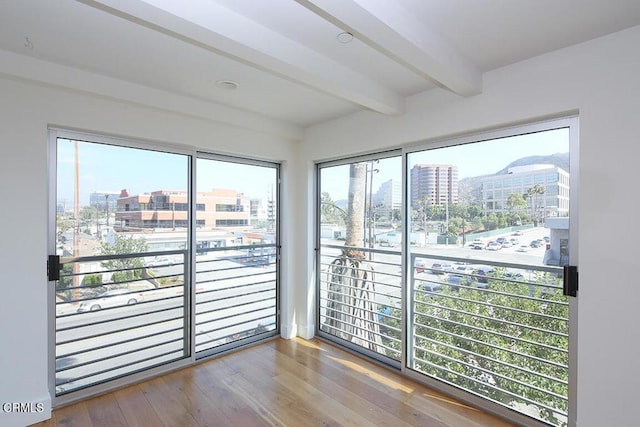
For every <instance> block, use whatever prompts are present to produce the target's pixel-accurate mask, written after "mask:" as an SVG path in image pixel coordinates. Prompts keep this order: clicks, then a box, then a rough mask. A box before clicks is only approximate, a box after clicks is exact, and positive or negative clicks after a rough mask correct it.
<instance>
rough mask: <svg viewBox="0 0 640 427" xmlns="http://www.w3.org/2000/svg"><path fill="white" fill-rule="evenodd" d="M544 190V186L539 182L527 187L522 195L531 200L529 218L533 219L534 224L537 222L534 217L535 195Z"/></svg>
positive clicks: (542, 192)
mask: <svg viewBox="0 0 640 427" xmlns="http://www.w3.org/2000/svg"><path fill="white" fill-rule="evenodd" d="M544 192H545V190H544V187H543V186H542V185H540V184H536V185H534V186H533V187H529V189H528V190H527V192H526V193H525V194H524V196H525V197H526V198H528V199H530V200H531V202H532V203H531V219H532V220H533V222H534V224H536V223H537V221H536V219H535V210H536V199H537V195H538V194H544Z"/></svg>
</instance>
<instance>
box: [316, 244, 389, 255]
mask: <svg viewBox="0 0 640 427" xmlns="http://www.w3.org/2000/svg"><path fill="white" fill-rule="evenodd" d="M320 248H321V249H322V248H328V249H338V250H343V249H347V250H349V251H360V252H372V253H374V254H384V255H396V256H400V255H401V252H400V251H399V250H398V251H392V250H390V249H375V248H365V247H362V246H346V245H342V246H340V245H327V244H322V245H320Z"/></svg>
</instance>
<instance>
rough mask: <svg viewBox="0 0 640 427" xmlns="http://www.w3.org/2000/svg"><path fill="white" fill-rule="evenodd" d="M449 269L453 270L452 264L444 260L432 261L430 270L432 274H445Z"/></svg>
mask: <svg viewBox="0 0 640 427" xmlns="http://www.w3.org/2000/svg"><path fill="white" fill-rule="evenodd" d="M449 271H453V266H452V265H451V264H448V263H445V262H434V263H433V264H431V272H432V273H433V274H445V273H447V272H449Z"/></svg>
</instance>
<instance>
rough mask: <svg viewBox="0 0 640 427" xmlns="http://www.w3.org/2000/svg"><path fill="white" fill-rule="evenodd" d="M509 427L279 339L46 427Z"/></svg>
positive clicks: (363, 364) (91, 404)
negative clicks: (374, 426)
mask: <svg viewBox="0 0 640 427" xmlns="http://www.w3.org/2000/svg"><path fill="white" fill-rule="evenodd" d="M373 425H380V426H394V427H396V426H428V427H484V426H491V427H505V426H511V425H512V424H509V423H508V422H506V421H504V420H501V419H499V418H496V417H494V416H492V415H489V414H486V413H484V412H482V411H480V410H478V409H475V408H472V407H470V406H467V405H465V404H462V403H460V402H457V401H455V400H453V399H451V398H449V397H446V396H444V395H442V394H440V393H438V392H435V391H433V390H431V389H429V388H427V387H425V386H423V385H420V384H417V383H415V382H413V381H411V380H409V379H407V378H404V377H402V376H400V375H398V374H396V373H395V372H391V371H389V370H386V369H384V368H381V367H379V366H377V365H375V364H373V363H370V362H368V361H366V360H363V359H361V358H359V357H357V356H355V355H352V354H350V353H347V352H345V351H343V350H341V349H339V348H337V347H335V346H333V345H331V344H328V343H325V342H323V341H320V340H316V339H314V340H310V341H306V340H303V339H300V338H297V339H293V340H283V339H276V340H273V341H269V342H267V343H264V344H260V345H257V346H254V347H250V348H247V349H244V350H241V351H238V352H235V353H232V354H229V355H225V356H222V357H219V358H215V359H213V360H209V361H206V362H203V363H199V364H197V365H195V366H192V367H189V368H185V369H181V370H179V371H176V372H172V373H170V374H167V375H163V376H161V377H157V378H153V379H151V380H148V381H145V382H142V383H138V384H135V385H132V386H129V387H126V388H122V389H119V390H117V391H114V392H111V393H108V394H105V395H102V396H98V397H95V398H92V399H87V400H85V401H82V402H79V403H75V404H73V405H69V406H65V407H62V408H59V409H57V410H54V411H53V416H52V418H51V419H50V420H47V421H44V422H42V423H38V424H35V426H41V427H44V426H49V427H54V426H57V427H73V426H77V427H117V426H128V427H134V426H135V427H156V426H158V427H163V426H166V427H183V426H194V427H195V426H251V427H253V426H295V427H298V426H373Z"/></svg>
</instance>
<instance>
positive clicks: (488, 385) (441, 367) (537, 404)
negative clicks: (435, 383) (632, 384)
mask: <svg viewBox="0 0 640 427" xmlns="http://www.w3.org/2000/svg"><path fill="white" fill-rule="evenodd" d="M414 358H415V359H418V360H419V361H421V362H422V363H425V364H427V365H430V366H433V367H434V368H436V369H439V370H441V371H445V372H448V373H449V374H453V375H455V376H458V377H462V378H465V379H467V380H469V381H472V382H474V383H476V384H481V385H483V386H485V387H488V388H492V389H493V390H496V391H499V392H501V393H505V394H508V395H510V396H512V397H515V398H517V399H520V400H524V401H526V402H529V403H531V404H533V405H535V406H538V407H543V408H545V409H547V410H549V411H551V412H553V413H556V414H561V415H565V416H566V415H567V414H566V413H565V412H562V410H560V409H558V408H553V407H551V406H548V405H546V404H544V403H542V402H537V401H535V400H532V399H529V398H528V397H525V396H522V395H519V394H516V393H513V392H511V391H508V390H505V389H503V388H500V387H497V386H494V385H491V384H489V383H485V382H483V381H478V380H477V379H475V378H472V377H469V376H467V375H464V374H462V373H460V372H456V371H452V370H450V369H448V368H445V367H443V366H440V365H436V364H435V363H433V362H429V361H427V360H423V359H420V358H419V357H417V356H414ZM418 372H420V371H418ZM435 378H438V379H439V380H440V381H444V382H447V383H449V384H452V385H454V386H455V387H457V388H463V387H461V386H460V385H458V384H456V383H454V382H452V381H450V380H447V379H444V378H442V377H435ZM463 389H464V390H467V391H469V392H471V393H474V394H478V393H477V392H474V391H473V390H469V389H466V388H463ZM478 395H480V394H478ZM480 396H482V397H483V398H485V399H489V400H491V401H493V402H496V403H498V404H500V405H503V406H506V407H509V406H508V405H505V404H504V403H503V402H500V401H497V400H495V399H491V398H490V397H489V396H487V395H484V394H482V395H480Z"/></svg>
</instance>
